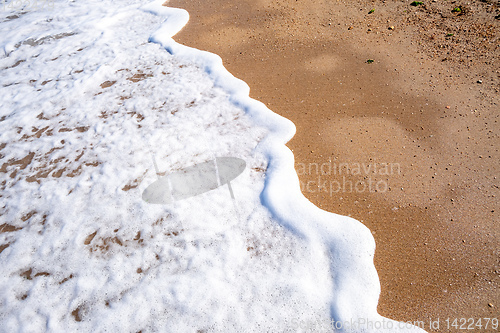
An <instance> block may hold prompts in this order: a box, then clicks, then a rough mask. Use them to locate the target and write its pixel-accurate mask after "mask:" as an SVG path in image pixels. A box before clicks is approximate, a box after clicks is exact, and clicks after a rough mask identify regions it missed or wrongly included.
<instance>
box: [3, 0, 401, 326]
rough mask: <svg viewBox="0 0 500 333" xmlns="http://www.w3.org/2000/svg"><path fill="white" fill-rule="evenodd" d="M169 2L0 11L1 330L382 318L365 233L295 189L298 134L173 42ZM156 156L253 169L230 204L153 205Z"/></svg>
mask: <svg viewBox="0 0 500 333" xmlns="http://www.w3.org/2000/svg"><path fill="white" fill-rule="evenodd" d="M161 4H162V1H155V2H153V3H150V4H147V5H145V6H142V4H141V2H139V1H132V0H129V1H122V2H120V3H116V2H114V1H92V0H90V1H85V2H67V1H55V2H54V9H53V10H49V9H48V8H46V9H38V10H32V11H27V12H26V13H23V14H22V15H18V16H19V17H17V18H14V19H8V18H7V17H8V16H12V15H13V14H14V13H9V12H2V13H1V16H0V31H1V33H2V36H4V37H3V39H2V40H1V41H0V45H1V48H2V49H3V50H4V52H3V53H4V54H3V56H2V57H0V68H1V71H2V77H1V79H0V84H1V85H2V98H1V99H0V119H1V122H0V127H1V131H0V144H3V143H5V146H3V145H2V146H0V147H3V148H2V149H1V150H0V154H1V160H0V168H1V169H0V170H1V172H0V186H1V190H2V191H1V197H2V205H1V206H0V212H1V216H0V225H1V226H2V228H3V229H2V230H3V231H4V232H2V233H0V246H3V247H2V248H3V250H2V252H1V253H0V262H1V265H2V271H1V275H0V327H1V330H3V331H5V332H8V331H19V332H40V331H49V332H59V331H75V330H82V331H105V330H109V331H130V332H132V331H135V332H137V331H140V330H142V331H143V332H145V331H162V332H166V331H168V332H191V331H193V332H196V331H202V332H203V331H217V332H218V331H224V332H265V331H300V330H301V329H300V327H302V331H307V328H312V327H314V328H316V330H315V331H320V330H319V328H318V326H317V323H318V322H319V323H322V324H323V328H324V329H325V331H332V329H331V326H330V325H327V324H326V323H328V322H329V321H330V320H332V319H333V320H335V321H338V322H341V323H344V322H346V323H347V322H349V321H351V322H352V321H355V322H356V321H359V320H366V319H368V320H371V321H372V322H377V323H378V322H382V320H385V319H384V318H382V317H380V316H379V315H378V314H377V312H376V305H377V300H378V295H379V292H380V287H379V283H378V277H377V273H376V271H375V268H374V265H373V253H374V249H375V244H374V240H373V238H372V236H371V234H370V232H369V230H368V229H366V228H365V227H364V226H363V225H362V224H361V223H359V222H357V221H355V220H353V219H350V218H347V217H343V216H338V215H335V214H331V213H327V212H324V211H322V210H320V209H318V208H317V207H315V206H314V205H313V204H311V203H310V202H309V201H307V200H306V199H305V198H304V197H303V196H302V194H301V193H300V187H299V182H298V178H297V175H296V173H295V171H294V168H293V165H294V164H293V155H292V153H291V152H290V151H289V150H288V149H287V148H286V147H285V145H284V144H285V143H286V142H287V141H288V140H289V139H290V138H291V137H292V136H293V134H294V131H295V127H294V125H293V124H292V123H291V122H290V121H288V120H286V119H284V118H282V117H280V116H278V115H276V114H274V113H273V112H271V111H270V110H269V109H267V107H266V106H265V105H264V104H262V103H260V102H258V101H255V100H252V99H250V98H249V96H248V94H249V87H248V85H246V84H245V83H244V82H242V81H241V80H238V79H236V78H234V76H232V75H231V74H230V73H229V72H227V70H226V69H225V68H224V67H223V64H222V60H221V59H220V57H218V56H216V55H213V54H210V53H207V52H203V51H199V50H195V49H192V48H188V47H186V46H182V45H179V44H177V43H175V42H174V40H173V39H172V36H173V35H174V34H175V33H177V32H178V31H179V30H180V29H181V28H182V27H183V26H184V25H185V24H186V23H187V20H188V17H189V16H188V14H187V13H186V12H185V11H183V10H179V9H173V8H167V7H163V6H161ZM148 41H150V42H151V43H148ZM166 51H168V52H166ZM152 156H155V159H156V160H157V162H158V169H159V171H160V172H166V173H171V172H175V171H176V170H181V169H183V168H185V167H188V166H192V165H196V164H198V163H203V162H206V161H209V160H211V159H213V158H214V156H231V157H237V158H241V159H243V160H245V161H246V164H247V168H246V169H245V170H244V171H243V173H242V174H241V175H240V176H238V177H237V178H235V179H234V180H233V181H232V182H231V184H232V188H233V191H234V196H235V202H234V203H233V201H232V199H231V196H230V194H229V192H228V190H227V185H222V186H220V187H219V188H217V189H215V190H212V191H209V192H206V193H203V194H200V195H198V196H195V197H190V198H187V199H185V200H182V201H176V202H175V203H174V204H171V205H150V204H148V203H146V202H144V201H143V200H142V199H141V197H142V193H143V191H144V190H145V189H146V188H147V187H148V186H149V185H150V184H152V183H153V182H154V181H156V180H157V175H156V171H155V168H154V166H153V162H152ZM266 169H267V170H266ZM264 170H266V171H265V173H264ZM7 245H8V246H7ZM5 246H7V247H5ZM391 323H392V325H393V327H394V328H395V329H394V330H396V328H397V326H398V325H397V324H396V323H394V322H391ZM372 325H373V324H372ZM375 325H377V324H375ZM343 328H346V326H343ZM404 330H405V329H403V331H404ZM357 331H377V330H375V329H366V330H363V327H360V328H359V329H357ZM384 331H385V330H384Z"/></svg>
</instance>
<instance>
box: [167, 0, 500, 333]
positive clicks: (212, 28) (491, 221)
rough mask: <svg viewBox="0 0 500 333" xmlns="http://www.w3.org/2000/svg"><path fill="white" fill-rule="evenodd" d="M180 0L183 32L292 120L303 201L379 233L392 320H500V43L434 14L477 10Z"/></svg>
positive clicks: (386, 306)
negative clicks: (466, 35) (185, 17)
mask: <svg viewBox="0 0 500 333" xmlns="http://www.w3.org/2000/svg"><path fill="white" fill-rule="evenodd" d="M408 3H409V2H408ZM376 5H377V6H376ZM168 6H171V7H178V8H184V9H186V10H188V12H189V13H190V17H191V19H190V23H189V24H188V25H187V27H185V28H184V29H183V30H182V31H181V32H180V33H179V34H178V35H177V36H175V37H174V39H175V40H176V41H178V42H180V43H182V44H185V45H188V46H192V47H195V48H198V49H202V50H206V51H210V52H213V53H216V54H218V55H219V56H221V57H222V59H223V61H224V65H225V66H226V68H227V69H228V70H229V71H230V72H231V73H232V74H233V75H234V76H236V77H238V78H240V79H242V80H244V81H245V82H246V83H248V85H249V86H250V89H251V90H250V95H251V97H252V98H255V99H257V100H259V101H261V102H263V103H265V104H266V105H267V106H268V107H269V108H270V109H271V110H273V111H274V112H276V113H278V114H280V115H282V116H284V117H286V118H288V119H290V120H292V121H293V122H294V123H295V125H296V127H297V134H296V135H295V137H294V138H293V139H292V140H291V141H290V142H289V144H288V147H289V148H290V149H292V150H293V152H294V155H295V159H296V169H297V172H298V174H299V178H300V180H301V184H302V185H303V193H304V195H305V196H306V197H307V198H308V199H309V200H311V201H312V202H313V203H314V204H316V205H317V206H318V207H320V208H322V209H324V210H327V211H330V212H334V213H338V214H343V215H350V216H352V217H354V218H356V219H358V220H360V221H362V222H363V223H364V224H365V225H366V226H367V227H369V228H370V230H372V232H373V235H374V237H375V240H376V244H377V249H376V253H375V266H376V267H377V271H378V273H379V277H380V282H381V287H382V293H381V295H380V301H379V307H378V310H379V313H380V314H382V315H384V316H387V317H389V318H392V319H396V320H400V321H417V320H420V321H424V322H425V327H424V328H425V329H426V330H428V331H433V330H432V329H430V328H429V326H428V322H429V318H432V319H433V320H435V319H437V318H440V321H441V326H440V329H439V330H435V331H441V332H442V331H455V330H454V329H453V328H450V329H447V328H446V327H445V324H444V323H443V322H444V321H445V320H446V319H447V318H449V319H450V320H453V319H455V318H474V319H475V320H477V319H479V318H484V317H495V316H496V317H500V316H499V307H500V291H499V290H500V289H499V284H500V250H499V249H500V241H499V240H500V224H499V222H500V221H499V218H498V212H499V210H498V199H497V198H498V195H499V191H498V186H499V182H498V177H497V175H498V171H499V163H498V160H499V154H498V147H499V143H500V142H499V131H498V129H499V128H498V118H499V114H500V113H499V110H500V101H499V93H498V88H499V87H500V84H499V82H500V81H499V75H498V68H500V66H498V60H496V59H498V58H500V57H498V55H499V54H498V53H499V50H500V48H496V49H494V48H493V49H492V50H493V51H490V50H489V49H488V50H486V51H484V50H483V49H481V48H480V47H482V46H484V47H485V48H487V47H490V46H488V45H489V44H484V45H483V44H481V45H479V44H478V46H475V45H474V44H470V43H468V42H466V41H465V42H464V41H463V40H460V39H459V36H457V37H455V36H449V35H453V34H450V33H447V34H446V35H443V31H444V30H443V31H438V30H436V29H438V28H435V27H440V25H439V24H440V21H437V22H431V21H430V20H431V19H432V20H435V18H436V17H438V18H439V19H438V20H446V19H447V18H446V17H445V16H446V15H450V16H449V21H446V22H448V23H447V24H451V25H453V24H456V25H457V27H458V26H459V25H460V24H464V23H463V22H462V21H459V20H463V19H470V20H474V19H475V18H474V17H470V18H469V17H468V16H463V17H459V16H458V15H455V14H454V13H451V11H448V10H447V9H446V8H445V9H442V8H441V7H436V8H434V7H431V6H428V7H426V8H424V7H422V8H413V7H410V6H408V4H407V3H401V2H396V1H387V2H384V3H383V4H382V3H379V2H376V3H375V2H373V1H360V2H359V3H357V4H350V3H348V2H342V1H336V2H327V1H318V2H314V1H311V0H307V1H305V0H301V1H291V2H290V1H283V0H279V1H267V0H259V1H246V0H236V1H226V0H222V1H213V0H206V1H198V0H175V1H170V2H168ZM403 6H404V7H403ZM433 6H445V5H443V4H436V5H433ZM371 9H375V11H374V12H372V13H369V12H370V10H371ZM439 10H442V13H439V12H437V11H439ZM465 12H466V11H465V8H464V10H463V13H465ZM443 13H445V14H443ZM450 13H451V14H450ZM481 13H482V12H481ZM485 13H486V12H485ZM437 14H440V16H438V15H437ZM467 14H468V12H467ZM487 14H488V13H486V14H485V15H486V16H485V17H486V18H485V19H488V20H489V16H487ZM443 15H444V16H443ZM453 15H455V16H453ZM493 17H494V16H492V17H491V18H492V21H491V22H492V26H493V28H491V29H493V30H491V31H493V32H491V31H490V32H491V33H492V34H493V36H495V33H496V32H497V31H498V22H497V21H498V20H496V21H495V19H494V18H493ZM425 20H428V21H429V22H428V23H429V27H432V29H434V30H436V31H435V32H433V31H432V29H431V28H429V29H426V28H425V25H424V23H425V22H427V21H425ZM451 20H455V21H451ZM470 25H471V26H472V23H471V24H470ZM442 29H449V27H448V26H446V27H442ZM457 29H458V28H457ZM478 29H479V28H478ZM495 29H497V30H495ZM470 31H471V30H470V29H469V32H470ZM478 31H479V30H478ZM432 33H434V35H432ZM479 33H481V32H480V31H479V32H478V34H479ZM485 34H486V33H485ZM481 36H482V35H481ZM483 37H484V36H483ZM490 37H491V36H490ZM490 37H484V38H490ZM460 38H461V36H460ZM471 38H472V37H471ZM491 38H494V37H491ZM471 40H476V39H473V38H472V39H471ZM493 42H494V41H493ZM497 42H498V41H497ZM460 43H462V44H463V45H462V44H460ZM478 43H479V42H478ZM470 45H472V46H473V47H472V48H471V49H465V48H466V47H468V46H470ZM459 47H462V48H463V50H465V51H460V50H459ZM441 49H443V50H441ZM471 50H472V51H471ZM474 50H476V51H477V52H476V53H474ZM446 52H448V53H446ZM467 52H468V53H467ZM471 52H472V53H471ZM485 52H486V56H485V55H484V54H485ZM488 52H492V54H491V55H490V54H489V53H488ZM495 52H496V53H495ZM485 57H486V58H485ZM488 57H489V58H488ZM469 58H470V59H472V60H471V61H470V62H469ZM463 59H465V60H463ZM368 60H373V62H371V61H370V62H369V61H368ZM462 60H463V61H462ZM495 68H496V69H497V71H496V72H495ZM321 166H323V168H321ZM450 322H451V321H450ZM481 331H483V332H489V331H493V330H484V329H483V330H481Z"/></svg>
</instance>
